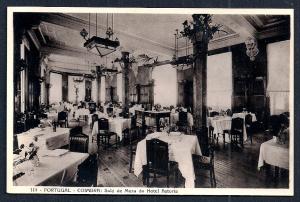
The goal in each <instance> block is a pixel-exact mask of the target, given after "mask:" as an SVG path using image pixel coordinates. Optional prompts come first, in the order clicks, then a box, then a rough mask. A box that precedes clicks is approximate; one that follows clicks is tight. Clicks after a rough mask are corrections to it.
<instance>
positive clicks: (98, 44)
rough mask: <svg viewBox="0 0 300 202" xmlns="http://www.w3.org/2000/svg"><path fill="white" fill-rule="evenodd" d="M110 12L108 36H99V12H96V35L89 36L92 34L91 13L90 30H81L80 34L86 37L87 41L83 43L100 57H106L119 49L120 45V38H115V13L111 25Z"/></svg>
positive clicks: (107, 27)
mask: <svg viewBox="0 0 300 202" xmlns="http://www.w3.org/2000/svg"><path fill="white" fill-rule="evenodd" d="M108 18H109V16H108V14H107V16H106V32H105V34H106V37H105V38H102V37H100V36H98V33H97V31H98V25H97V24H98V23H97V21H98V19H97V13H96V36H93V37H91V38H90V37H88V35H89V34H90V29H91V25H90V24H91V20H90V14H89V32H87V31H86V30H85V29H82V30H81V32H80V35H81V36H82V37H83V38H84V40H85V43H84V44H83V45H84V47H85V48H87V50H88V51H92V52H95V53H96V54H98V55H99V56H100V57H104V56H106V55H109V54H111V53H113V52H115V51H116V50H117V47H119V46H120V42H119V39H118V38H115V39H113V36H114V31H113V20H114V19H113V14H111V26H109V25H108V24H109V23H108Z"/></svg>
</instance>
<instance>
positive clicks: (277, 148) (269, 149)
mask: <svg viewBox="0 0 300 202" xmlns="http://www.w3.org/2000/svg"><path fill="white" fill-rule="evenodd" d="M264 163H267V164H269V165H273V166H275V167H279V168H284V169H287V170H288V169H289V146H288V144H278V143H277V142H276V138H273V139H271V140H268V141H266V142H264V143H262V144H261V145H260V150H259V159H258V165H257V168H258V169H259V170H260V168H261V167H262V166H263V165H264Z"/></svg>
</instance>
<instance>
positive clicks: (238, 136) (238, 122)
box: [230, 118, 244, 148]
mask: <svg viewBox="0 0 300 202" xmlns="http://www.w3.org/2000/svg"><path fill="white" fill-rule="evenodd" d="M243 134H244V119H242V118H234V119H232V122H231V130H230V139H231V144H232V145H235V146H238V144H240V145H241V147H242V148H243V147H244V143H243Z"/></svg>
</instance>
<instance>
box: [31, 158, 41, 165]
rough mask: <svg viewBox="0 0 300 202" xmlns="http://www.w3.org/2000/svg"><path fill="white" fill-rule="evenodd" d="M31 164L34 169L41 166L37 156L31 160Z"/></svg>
mask: <svg viewBox="0 0 300 202" xmlns="http://www.w3.org/2000/svg"><path fill="white" fill-rule="evenodd" d="M31 163H32V165H33V166H34V167H38V166H39V165H40V159H39V157H38V156H37V155H35V156H33V158H32V159H31Z"/></svg>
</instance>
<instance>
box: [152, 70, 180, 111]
mask: <svg viewBox="0 0 300 202" xmlns="http://www.w3.org/2000/svg"><path fill="white" fill-rule="evenodd" d="M152 78H153V79H154V84H155V85H154V104H160V105H161V106H170V105H173V106H176V103H177V71H176V69H175V68H173V67H172V66H171V65H164V66H159V67H155V68H154V70H153V72H152Z"/></svg>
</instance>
